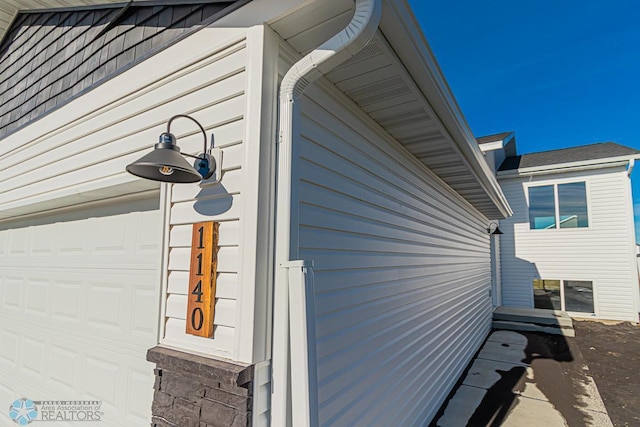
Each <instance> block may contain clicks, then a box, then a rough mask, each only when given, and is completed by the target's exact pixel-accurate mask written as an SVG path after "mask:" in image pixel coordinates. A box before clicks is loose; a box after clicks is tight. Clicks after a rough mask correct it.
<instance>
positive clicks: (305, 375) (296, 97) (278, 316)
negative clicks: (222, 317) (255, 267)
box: [271, 0, 382, 427]
mask: <svg viewBox="0 0 640 427" xmlns="http://www.w3.org/2000/svg"><path fill="white" fill-rule="evenodd" d="M323 1H325V0H323ZM381 3H382V2H381V0H356V5H355V13H354V15H353V18H352V20H351V22H349V25H348V26H347V27H346V28H345V29H344V30H342V31H340V32H339V33H338V34H336V35H335V36H333V37H332V38H331V39H329V40H328V41H326V42H325V43H323V44H322V45H321V46H320V47H318V48H317V49H315V50H313V51H312V52H311V53H309V54H308V55H306V56H305V57H304V58H302V59H300V60H299V61H298V62H297V63H295V64H294V65H293V66H292V67H291V68H290V69H289V71H288V72H287V74H286V75H285V76H284V78H283V80H282V83H281V86H280V122H279V131H280V137H279V139H278V175H277V187H276V188H277V198H276V203H277V204H276V248H275V254H276V265H277V269H276V277H275V284H274V288H275V289H274V307H273V310H274V311H273V312H274V316H273V347H272V365H271V366H272V379H271V387H272V395H271V425H272V426H274V427H284V426H291V425H292V418H291V416H290V414H291V413H292V405H291V399H292V394H291V387H292V378H291V372H290V365H291V363H290V361H289V351H290V346H293V347H295V346H297V345H302V346H304V347H305V348H304V349H301V351H295V352H293V353H292V354H294V357H297V356H296V355H298V356H299V355H305V354H306V360H304V361H299V360H298V361H295V362H296V363H295V365H296V366H301V363H302V364H303V365H306V366H307V369H306V370H305V372H296V375H295V377H294V378H293V382H294V383H295V384H293V385H294V386H295V388H296V389H297V391H299V390H300V389H301V388H306V391H305V390H303V392H304V395H306V397H307V399H308V401H307V402H306V404H305V405H303V406H304V408H300V407H296V408H295V411H294V412H295V414H294V415H293V416H294V417H295V420H294V421H293V425H295V426H296V427H299V426H300V427H302V426H310V427H316V426H317V425H318V412H317V376H316V374H315V373H316V366H315V331H314V330H311V329H313V328H315V319H295V321H294V322H290V310H289V287H290V286H305V280H303V279H300V280H297V282H300V283H290V280H289V275H290V269H306V270H304V271H307V270H308V269H310V268H312V267H311V264H310V263H305V262H299V261H298V262H296V261H297V260H298V253H299V247H298V244H299V241H298V185H297V179H298V178H297V177H298V176H299V175H298V171H297V167H298V163H299V162H298V159H299V154H298V150H299V148H298V145H299V144H294V139H295V141H297V140H298V138H299V135H300V105H299V103H300V99H301V97H302V94H303V92H304V90H305V89H306V87H307V86H308V85H309V84H311V83H313V82H314V81H315V80H317V79H318V78H320V77H321V76H323V75H324V74H326V73H327V72H329V71H331V70H332V69H333V68H335V67H336V66H338V65H340V64H341V63H343V62H344V61H346V60H347V59H349V58H351V57H353V56H354V55H355V54H356V53H358V52H359V51H360V50H362V48H364V46H366V44H367V43H368V42H369V40H370V39H371V37H373V35H374V34H375V32H376V30H377V29H378V24H379V22H380V17H381V14H382V4H381ZM294 180H295V181H294ZM292 261H293V262H292ZM301 271H302V270H301ZM292 273H293V272H292ZM306 274H307V273H304V274H292V275H291V278H294V277H299V278H303V277H304V276H305V275H306ZM311 275H312V270H311ZM312 283H313V281H312V280H311V284H312ZM307 298H313V294H312V293H311V295H308V293H307ZM294 312H295V313H301V311H299V310H295V311H294ZM312 312H313V311H312V310H311V313H312ZM295 313H292V314H294V315H295ZM302 313H309V311H302ZM305 315H306V314H305ZM292 324H293V325H294V326H296V327H304V328H305V329H306V339H303V341H306V344H305V343H304V342H302V343H297V342H291V343H290V342H289V337H290V328H291V325H292ZM294 335H295V336H298V337H300V334H299V333H296V334H294ZM299 396H300V394H299V393H298V394H297V397H298V398H299ZM296 406H298V405H296Z"/></svg>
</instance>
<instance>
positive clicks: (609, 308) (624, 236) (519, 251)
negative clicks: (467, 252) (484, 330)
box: [500, 167, 638, 321]
mask: <svg viewBox="0 0 640 427" xmlns="http://www.w3.org/2000/svg"><path fill="white" fill-rule="evenodd" d="M577 180H581V181H586V184H587V202H588V213H589V227H587V228H573V229H552V230H530V229H529V218H528V206H527V201H526V197H525V195H526V191H527V188H528V187H530V186H534V185H551V184H555V183H566V182H576V181H577ZM628 181H629V178H628V177H627V174H626V170H625V168H623V167H619V168H609V169H601V170H594V171H584V172H575V173H566V174H555V175H551V176H535V177H526V178H525V177H523V178H514V179H502V180H501V181H500V184H501V186H502V189H503V191H504V193H505V195H506V196H507V200H508V201H509V204H510V205H511V207H512V208H513V211H514V215H513V216H512V217H511V218H508V219H506V220H503V221H501V222H500V228H501V229H502V231H503V232H504V233H505V234H504V235H502V236H500V240H501V241H500V244H501V265H502V268H501V270H502V293H503V304H504V305H505V306H510V307H533V290H532V285H531V283H532V279H535V278H541V279H549V278H551V279H563V280H590V281H593V283H594V300H595V315H596V317H600V318H605V319H618V320H635V321H637V318H638V314H637V287H638V276H637V270H636V268H635V265H634V261H633V257H632V252H633V251H634V247H633V244H634V239H633V222H632V221H631V220H630V213H629V209H630V208H631V202H630V199H629V197H630V194H629V183H628Z"/></svg>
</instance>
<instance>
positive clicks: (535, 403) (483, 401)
mask: <svg viewBox="0 0 640 427" xmlns="http://www.w3.org/2000/svg"><path fill="white" fill-rule="evenodd" d="M445 405H446V406H445V409H444V412H443V413H442V416H441V417H440V418H437V419H436V421H435V423H433V425H437V426H439V427H462V426H474V427H475V426H483V427H484V426H511V427H528V426H535V427H539V426H544V427H564V426H569V427H573V426H576V427H581V426H597V427H610V426H611V427H612V423H611V420H610V419H609V416H608V415H607V411H606V409H605V407H604V404H603V403H602V399H601V398H600V394H599V393H598V390H597V388H596V386H595V383H594V382H593V379H592V378H591V377H590V376H589V375H588V367H587V366H586V364H585V363H584V359H583V358H582V355H581V354H580V351H579V349H578V348H577V347H576V346H575V342H573V338H567V337H563V336H559V335H549V334H542V333H533V332H513V331H494V332H493V333H491V335H490V336H489V338H487V341H486V342H485V343H484V346H483V347H482V349H481V351H480V353H479V354H478V356H477V357H476V359H475V360H474V361H473V364H472V365H471V367H470V368H469V369H468V371H467V374H466V377H465V378H464V380H463V381H462V383H461V384H460V385H459V387H458V389H457V390H456V392H455V394H454V395H453V397H452V398H451V399H450V400H449V401H448V402H447V403H445Z"/></svg>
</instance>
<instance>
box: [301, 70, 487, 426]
mask: <svg viewBox="0 0 640 427" xmlns="http://www.w3.org/2000/svg"><path fill="white" fill-rule="evenodd" d="M306 94H307V97H305V99H304V101H303V103H302V123H301V127H302V140H301V147H300V153H301V157H300V160H299V161H300V164H299V171H300V181H299V191H300V192H299V194H300V205H299V209H300V210H299V221H300V229H299V231H300V258H301V259H304V260H312V261H313V262H314V264H315V267H314V274H315V289H316V320H317V351H318V383H319V410H320V424H321V425H326V426H353V425H367V426H374V425H379V426H390V425H417V424H424V423H426V422H428V420H429V419H431V418H432V417H433V416H434V414H435V413H436V411H437V410H438V408H439V407H440V405H441V403H442V402H443V400H444V399H445V397H446V396H447V393H449V391H450V390H451V388H452V387H453V385H454V383H455V381H456V380H457V378H458V377H459V375H460V374H461V372H462V370H463V369H464V368H465V367H466V365H467V363H468V362H469V360H470V359H471V357H472V356H473V354H474V353H475V352H476V351H477V349H478V348H479V346H480V344H481V343H482V341H483V340H484V338H485V337H486V334H487V333H488V331H489V329H490V324H491V312H492V306H491V298H490V292H489V291H490V287H491V271H490V255H489V238H488V235H487V233H486V230H485V228H486V224H487V220H486V218H484V217H483V216H482V215H481V214H479V213H478V212H477V211H475V210H474V209H473V208H472V207H471V206H470V205H469V204H467V203H466V202H465V201H464V200H463V199H461V198H460V196H458V195H457V194H456V193H454V192H453V191H452V190H450V189H449V188H448V187H447V186H446V185H445V184H443V183H442V182H441V181H440V180H439V179H438V178H437V177H436V176H435V175H433V174H432V173H431V172H430V171H429V170H427V169H426V167H425V166H423V165H422V164H420V163H419V162H418V161H417V160H415V159H414V158H413V157H412V156H411V155H410V154H408V152H407V151H406V150H405V149H404V148H403V147H401V146H400V144H399V143H397V142H396V141H395V140H393V139H392V138H391V137H389V136H388V135H387V134H386V133H384V132H383V131H382V130H381V129H380V128H379V127H378V126H377V125H376V124H375V122H373V121H372V120H371V119H370V118H369V117H368V116H366V115H365V114H363V113H362V112H361V111H359V110H358V108H357V107H356V106H355V105H353V104H352V103H351V102H350V101H348V100H347V99H346V98H345V97H344V96H343V95H342V94H341V93H340V92H339V91H337V90H336V89H335V88H333V87H332V86H330V85H329V84H327V83H326V82H325V83H323V82H320V83H315V84H314V85H312V86H311V87H309V88H308V89H307V92H306Z"/></svg>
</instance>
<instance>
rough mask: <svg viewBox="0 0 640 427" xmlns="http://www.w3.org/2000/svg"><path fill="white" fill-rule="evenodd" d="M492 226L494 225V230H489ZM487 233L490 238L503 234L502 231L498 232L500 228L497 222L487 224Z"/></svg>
mask: <svg viewBox="0 0 640 427" xmlns="http://www.w3.org/2000/svg"><path fill="white" fill-rule="evenodd" d="M494 225H495V228H491V227H492V226H494ZM487 233H489V234H490V235H491V236H493V235H500V234H504V233H503V232H502V231H500V227H498V223H497V222H492V223H490V224H489V227H488V228H487Z"/></svg>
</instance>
